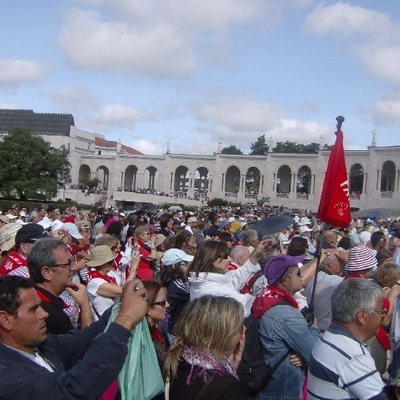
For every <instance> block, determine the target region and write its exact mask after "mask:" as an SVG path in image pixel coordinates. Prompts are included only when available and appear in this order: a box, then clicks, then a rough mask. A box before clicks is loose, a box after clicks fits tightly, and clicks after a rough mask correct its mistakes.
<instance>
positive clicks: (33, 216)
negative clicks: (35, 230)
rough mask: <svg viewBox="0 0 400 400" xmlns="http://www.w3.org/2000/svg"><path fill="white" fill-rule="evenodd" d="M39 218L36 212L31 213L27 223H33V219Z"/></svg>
mask: <svg viewBox="0 0 400 400" xmlns="http://www.w3.org/2000/svg"><path fill="white" fill-rule="evenodd" d="M38 217H39V213H38V212H37V211H31V212H30V214H29V215H28V218H27V222H33V220H34V219H35V218H38Z"/></svg>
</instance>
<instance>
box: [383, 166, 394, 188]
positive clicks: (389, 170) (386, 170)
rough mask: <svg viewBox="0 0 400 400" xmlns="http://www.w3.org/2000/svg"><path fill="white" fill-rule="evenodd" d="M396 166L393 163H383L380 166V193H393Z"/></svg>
mask: <svg viewBox="0 0 400 400" xmlns="http://www.w3.org/2000/svg"><path fill="white" fill-rule="evenodd" d="M395 176H396V165H395V163H394V162H393V161H390V160H388V161H385V162H384V163H383V165H382V176H381V192H394V185H395Z"/></svg>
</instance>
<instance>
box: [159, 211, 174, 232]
mask: <svg viewBox="0 0 400 400" xmlns="http://www.w3.org/2000/svg"><path fill="white" fill-rule="evenodd" d="M171 219H172V215H171V214H168V213H164V214H163V215H161V217H160V228H161V229H163V228H166V226H167V224H168V221H169V220H171Z"/></svg>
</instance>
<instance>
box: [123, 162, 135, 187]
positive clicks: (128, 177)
mask: <svg viewBox="0 0 400 400" xmlns="http://www.w3.org/2000/svg"><path fill="white" fill-rule="evenodd" d="M137 173H138V167H137V166H136V165H129V166H128V167H127V168H126V170H125V180H124V189H125V190H126V191H134V190H136V187H137V186H136V185H137Z"/></svg>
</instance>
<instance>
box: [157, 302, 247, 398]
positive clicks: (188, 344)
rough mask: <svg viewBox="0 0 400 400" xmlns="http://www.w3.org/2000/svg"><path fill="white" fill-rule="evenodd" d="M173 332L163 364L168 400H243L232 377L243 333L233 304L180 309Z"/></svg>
mask: <svg viewBox="0 0 400 400" xmlns="http://www.w3.org/2000/svg"><path fill="white" fill-rule="evenodd" d="M173 332H174V335H175V336H176V338H177V340H176V343H175V344H174V346H172V347H171V348H170V349H169V350H168V352H167V353H166V354H165V357H164V366H163V375H164V378H165V379H166V380H167V382H168V381H169V382H170V390H169V389H168V384H167V389H166V391H169V398H170V399H174V400H183V399H197V398H201V399H213V400H245V399H247V395H246V392H245V390H244V388H243V386H242V384H241V383H240V381H239V379H238V376H237V373H236V368H237V366H238V365H239V362H240V359H241V355H242V351H243V346H244V333H245V329H244V327H243V307H242V305H241V304H240V303H239V302H238V301H236V300H234V299H231V298H228V297H221V296H203V297H201V298H199V299H196V300H194V301H192V302H191V303H189V304H188V305H187V306H186V307H185V308H184V310H183V311H182V313H181V315H180V317H179V319H178V321H177V323H176V324H175V327H174V331H173ZM200 393H201V395H200ZM166 398H167V396H166Z"/></svg>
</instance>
